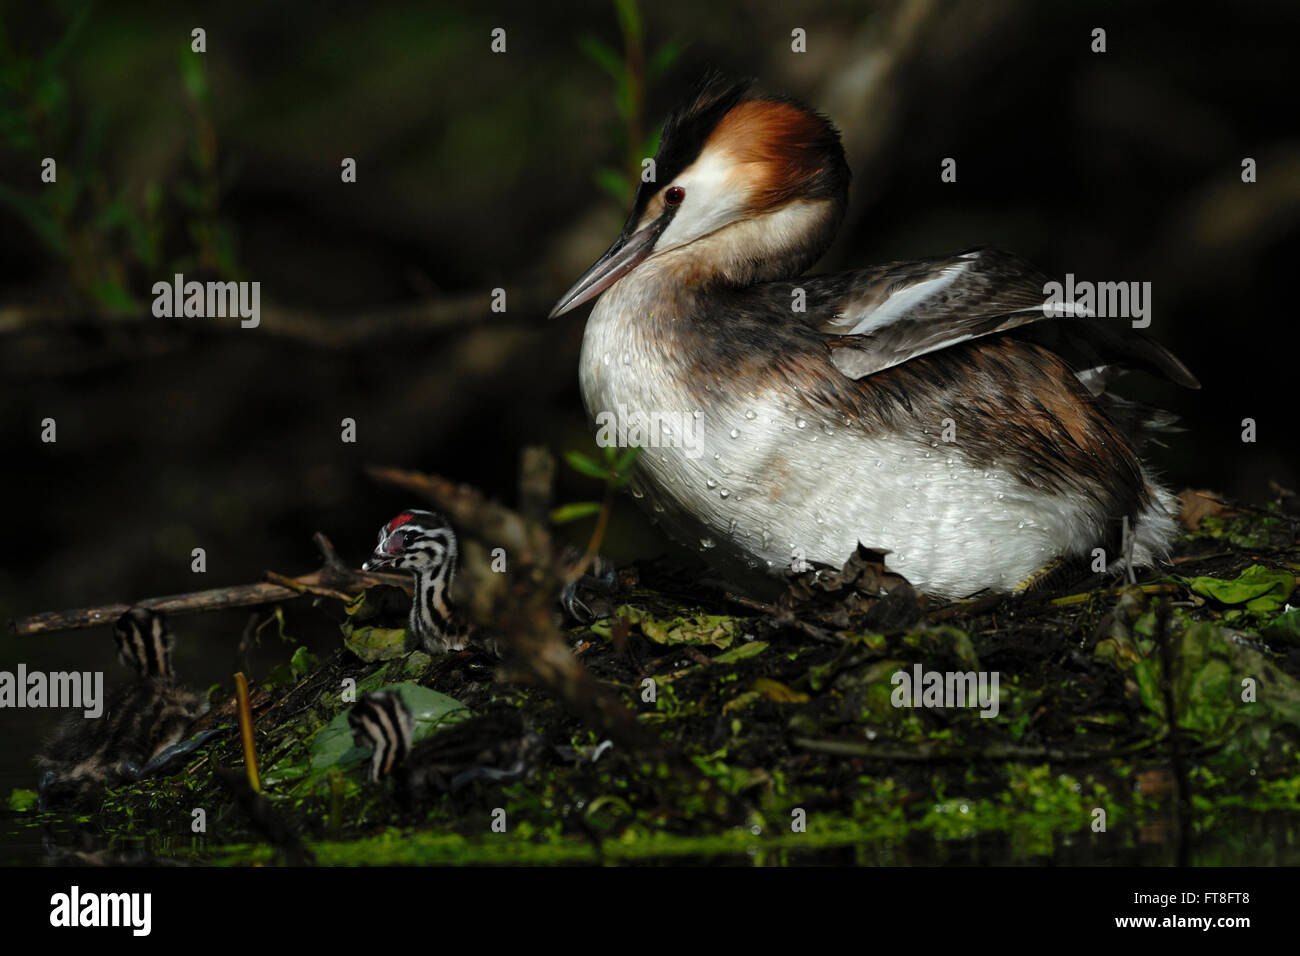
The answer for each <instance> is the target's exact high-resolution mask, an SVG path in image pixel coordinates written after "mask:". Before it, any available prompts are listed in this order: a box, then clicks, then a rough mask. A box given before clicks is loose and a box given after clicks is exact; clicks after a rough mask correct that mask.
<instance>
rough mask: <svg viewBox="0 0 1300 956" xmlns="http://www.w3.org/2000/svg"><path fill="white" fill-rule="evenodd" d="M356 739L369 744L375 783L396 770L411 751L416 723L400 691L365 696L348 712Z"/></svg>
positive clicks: (361, 744)
mask: <svg viewBox="0 0 1300 956" xmlns="http://www.w3.org/2000/svg"><path fill="white" fill-rule="evenodd" d="M348 725H349V726H350V727H351V728H352V740H353V742H354V743H355V744H356V745H357V746H358V747H369V748H370V750H371V754H370V772H369V777H370V781H371V782H372V783H374V782H376V781H378V780H379V779H380V778H381V777H386V776H388V775H389V774H390V773H392V772H393V770H394V768H396V767H397V766H398V765H399V764H400V763H401V762H402V761H403V760H405V759H406V756H407V754H409V753H410V752H411V734H412V733H413V732H414V728H415V723H414V721H413V720H412V718H411V711H410V710H409V709H408V708H407V706H406V703H405V702H404V701H403V700H402V697H401V695H400V694H398V693H397V691H392V690H381V691H377V692H375V693H373V694H367V695H366V696H365V697H362V698H361V699H360V700H359V701H357V702H356V704H355V705H354V706H353V708H352V711H351V713H349V714H348Z"/></svg>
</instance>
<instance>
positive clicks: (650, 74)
mask: <svg viewBox="0 0 1300 956" xmlns="http://www.w3.org/2000/svg"><path fill="white" fill-rule="evenodd" d="M684 50H685V47H683V46H682V45H681V44H679V43H677V41H675V40H669V41H668V42H667V43H665V44H664V45H663V46H661V47H660V48H659V49H658V50H656V51H655V52H654V55H653V56H651V57H650V62H649V63H648V64H646V71H645V73H646V80H647V81H648V82H653V81H655V80H657V79H659V78H660V77H662V76H663V75H664V74H665V73H667V72H668V71H669V70H670V69H671V68H672V65H673V64H674V63H676V62H677V59H678V57H680V56H681V55H682V53H683V51H684Z"/></svg>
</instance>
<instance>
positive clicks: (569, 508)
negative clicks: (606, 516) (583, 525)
mask: <svg viewBox="0 0 1300 956" xmlns="http://www.w3.org/2000/svg"><path fill="white" fill-rule="evenodd" d="M600 508H601V505H600V502H599V501H577V502H574V503H573V504H569V505H561V506H560V507H558V508H554V509H552V511H551V523H552V524H566V523H568V522H570V521H578V520H579V519H581V518H587V517H590V516H591V515H594V514H599V513H600Z"/></svg>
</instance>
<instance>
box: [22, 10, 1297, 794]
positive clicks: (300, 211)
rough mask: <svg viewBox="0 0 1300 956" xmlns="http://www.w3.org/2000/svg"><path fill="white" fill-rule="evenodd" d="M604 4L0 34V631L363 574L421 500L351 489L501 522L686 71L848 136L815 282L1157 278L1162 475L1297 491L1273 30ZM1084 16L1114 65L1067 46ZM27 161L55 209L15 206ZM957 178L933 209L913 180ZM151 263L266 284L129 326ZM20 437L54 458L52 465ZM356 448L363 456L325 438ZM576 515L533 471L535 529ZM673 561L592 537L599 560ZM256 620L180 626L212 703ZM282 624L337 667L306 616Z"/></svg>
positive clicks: (1241, 490)
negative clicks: (47, 164) (429, 490)
mask: <svg viewBox="0 0 1300 956" xmlns="http://www.w3.org/2000/svg"><path fill="white" fill-rule="evenodd" d="M631 9H632V8H631V7H630V6H629V5H626V4H625V5H623V6H622V15H621V19H620V13H619V10H618V9H616V7H615V6H614V5H610V4H605V3H592V4H574V5H566V6H554V7H543V6H540V5H538V4H535V3H531V2H520V0H505V2H502V3H499V4H496V5H495V6H494V7H492V8H485V7H484V6H483V5H480V4H476V3H428V2H419V3H414V2H412V3H388V4H378V5H374V6H369V7H358V6H356V5H345V6H332V5H321V4H314V3H302V2H282V3H276V4H263V5H254V4H248V5H232V4H206V5H201V6H198V7H196V8H194V9H189V10H184V9H178V7H177V5H175V4H162V3H144V2H121V3H114V4H99V5H92V4H84V3H80V2H70V0H68V2H53V3H48V4H26V3H16V2H6V3H4V4H3V15H2V16H0V224H2V226H0V375H2V376H3V383H4V384H3V396H4V398H3V403H0V442H3V448H4V452H5V455H4V462H5V467H4V471H3V482H4V490H5V495H4V502H5V508H4V512H3V517H2V518H0V527H2V528H3V542H4V548H3V549H2V550H0V617H3V618H6V619H7V618H11V617H16V616H22V615H26V614H29V613H34V612H36V611H39V610H45V609H51V608H62V607H78V606H86V605H92V604H96V603H109V602H114V601H120V600H131V599H136V598H140V597H145V596H150V595H160V594H169V593H176V592H182V591H187V590H193V589H196V588H198V587H207V586H216V585H218V584H228V583H239V582H247V581H252V580H256V579H258V578H259V577H260V575H261V574H262V572H263V571H264V570H265V569H267V568H272V569H276V570H279V571H282V572H286V573H296V572H299V571H303V570H307V569H309V568H311V567H314V566H315V565H316V564H317V563H318V562H317V555H316V554H315V552H314V549H313V547H312V545H311V542H310V537H311V533H312V532H313V531H315V530H322V531H325V532H326V533H327V534H329V535H330V536H331V537H332V538H333V539H334V541H335V543H336V545H337V546H338V548H339V550H340V552H341V553H342V554H343V555H344V556H345V557H346V558H348V559H349V560H353V561H360V560H361V559H362V557H363V556H364V555H365V554H366V553H367V551H368V549H369V547H370V546H371V543H372V541H373V535H374V532H375V529H376V528H377V527H378V525H379V524H380V523H382V522H383V521H384V520H385V519H387V518H388V517H390V516H391V514H393V513H394V512H395V511H396V510H397V509H398V508H401V507H403V506H405V505H407V504H409V502H407V501H406V500H405V499H404V498H402V497H401V496H398V495H395V494H393V493H392V492H390V491H387V490H383V489H380V488H377V487H376V486H374V485H373V484H371V483H370V482H369V481H368V480H367V479H366V477H365V475H364V473H363V470H362V469H363V466H364V465H365V464H368V463H381V464H392V465H398V466H402V467H409V468H417V469H422V470H427V471H433V472H438V473H441V474H445V475H448V476H450V477H453V478H455V479H458V480H463V481H467V482H471V483H473V484H476V485H478V486H480V487H482V488H484V489H486V490H488V491H489V492H491V493H493V494H495V495H498V496H500V497H502V498H504V499H505V500H512V499H513V496H514V484H515V474H516V470H517V459H518V452H519V449H520V448H521V446H523V445H525V444H531V443H541V444H547V445H550V446H551V447H552V448H554V449H556V450H557V451H558V450H563V449H568V448H587V447H589V446H590V438H589V436H588V433H587V430H586V426H585V421H584V417H583V413H582V408H581V403H580V400H579V397H578V393H577V387H576V363H577V350H578V347H579V343H580V341H581V334H582V319H581V317H573V316H570V317H567V318H565V319H563V320H560V321H558V322H555V323H547V322H546V321H545V319H544V317H545V314H546V312H547V311H548V309H549V307H550V305H551V304H552V303H553V301H554V300H555V299H556V298H557V297H558V296H559V294H560V293H561V292H562V291H563V290H564V289H565V288H566V287H567V286H568V284H569V283H570V282H571V281H572V280H573V279H574V278H576V276H577V275H578V274H579V273H580V272H581V271H582V269H583V268H585V267H586V265H588V264H589V263H590V262H591V261H592V260H593V259H594V258H595V257H596V256H597V255H598V254H599V253H600V252H601V251H602V249H603V248H604V246H605V244H606V243H607V242H608V240H609V239H610V238H611V237H612V236H613V235H614V233H615V232H616V231H617V229H618V228H619V226H620V225H621V222H622V218H623V216H624V215H625V212H626V207H625V203H624V202H623V201H621V200H620V199H618V198H615V197H616V196H618V195H619V194H620V192H621V193H622V194H623V195H624V196H626V195H628V194H629V193H628V191H627V187H626V182H627V179H626V175H625V173H626V171H627V169H628V167H629V166H630V165H631V163H632V162H633V161H634V160H635V158H636V157H637V156H639V155H641V154H642V152H643V150H642V148H641V146H640V145H639V144H643V143H644V141H645V140H646V139H647V138H648V137H650V136H652V134H653V132H654V130H655V128H656V127H657V125H658V122H659V121H660V119H661V118H662V116H663V115H664V113H665V112H666V111H667V110H668V109H669V108H670V107H671V106H672V105H673V104H674V102H675V101H676V100H677V99H678V98H679V97H680V96H681V94H682V93H683V91H684V90H685V89H686V88H688V87H689V85H690V84H691V83H692V82H693V81H694V80H695V78H696V77H697V76H698V75H699V74H700V73H701V72H702V71H703V70H704V69H705V68H706V67H707V66H709V65H717V66H719V67H720V68H721V69H723V70H724V71H726V72H728V73H731V74H750V75H755V76H757V77H759V79H760V80H761V82H762V84H763V85H764V86H765V87H766V88H768V89H770V90H773V91H779V92H784V93H789V94H792V95H795V96H797V97H800V98H802V99H804V100H806V101H808V102H810V103H812V104H814V105H816V106H818V107H819V108H821V109H822V110H823V111H825V112H826V113H828V114H829V115H830V116H831V118H832V119H833V120H834V121H835V122H836V123H837V124H838V125H839V126H840V127H841V129H842V130H843V132H844V136H845V141H846V145H847V148H848V151H849V160H850V163H851V165H852V168H853V172H854V186H853V192H852V201H853V206H852V211H851V213H850V216H849V219H848V222H847V223H846V225H845V228H844V229H843V232H842V234H841V235H840V237H839V239H838V241H837V242H836V244H835V246H834V248H833V249H832V250H831V252H830V253H829V254H828V255H827V257H826V258H825V259H824V260H823V262H822V263H821V264H820V265H819V267H818V269H819V271H820V270H833V269H842V268H853V267H856V266H860V265H866V264H869V263H874V262H879V261H885V260H890V259H901V258H910V257H919V256H926V255H934V254H938V253H943V252H950V251H955V250H959V249H963V248H966V247H970V246H975V245H994V246H1000V247H1003V248H1006V249H1008V250H1011V251H1014V252H1017V253H1019V254H1021V255H1024V256H1026V257H1028V258H1029V259H1031V260H1033V261H1035V262H1036V263H1038V264H1039V265H1040V266H1041V267H1042V268H1043V269H1044V270H1045V271H1047V272H1048V273H1050V274H1052V275H1054V276H1063V275H1064V274H1065V273H1066V272H1073V273H1075V275H1076V276H1078V277H1080V278H1087V279H1096V280H1125V281H1128V280H1135V281H1150V282H1152V283H1153V287H1154V307H1155V315H1154V321H1153V324H1152V326H1151V329H1150V333H1151V334H1152V335H1154V336H1155V337H1156V338H1158V339H1159V340H1161V341H1162V342H1164V343H1165V344H1167V345H1169V346H1170V347H1172V348H1173V349H1174V350H1175V351H1176V352H1178V353H1179V354H1180V355H1181V356H1182V357H1183V358H1184V359H1185V360H1186V361H1187V363H1188V364H1189V365H1190V366H1191V367H1192V368H1193V370H1194V371H1195V372H1196V374H1197V375H1198V376H1199V377H1200V379H1201V381H1202V383H1203V385H1204V388H1203V390H1202V391H1200V392H1198V393H1189V392H1183V391H1180V390H1178V389H1176V388H1174V387H1172V386H1166V385H1163V384H1159V383H1152V382H1148V381H1137V380H1136V378H1135V380H1134V382H1133V386H1134V390H1135V392H1136V394H1138V395H1140V396H1141V397H1144V398H1146V399H1148V400H1152V401H1155V402H1157V403H1159V404H1163V405H1165V406H1167V407H1170V408H1172V409H1174V410H1176V411H1177V412H1179V413H1180V414H1181V415H1182V416H1183V419H1184V424H1185V425H1186V426H1187V429H1188V431H1187V432H1185V433H1184V434H1182V435H1179V436H1175V438H1174V439H1173V440H1172V441H1171V442H1170V445H1169V447H1168V448H1167V449H1164V450H1158V452H1157V455H1156V462H1157V464H1158V465H1159V467H1160V468H1161V469H1162V470H1163V471H1164V472H1165V473H1166V474H1167V475H1168V477H1169V479H1170V481H1171V483H1172V484H1174V485H1176V486H1183V485H1188V484H1190V485H1194V486H1197V487H1207V486H1209V487H1215V488H1218V489H1220V490H1222V491H1223V492H1225V493H1227V494H1230V495H1234V496H1239V497H1241V498H1244V499H1246V500H1260V499H1262V498H1265V497H1267V496H1268V495H1269V488H1268V481H1269V480H1270V479H1274V480H1276V481H1278V482H1280V483H1281V484H1283V485H1285V486H1288V487H1294V486H1295V485H1296V482H1297V475H1296V456H1295V455H1294V453H1293V450H1292V449H1293V445H1294V436H1295V412H1294V407H1295V406H1294V399H1293V397H1292V389H1291V383H1292V375H1291V372H1292V369H1293V368H1294V363H1295V357H1294V347H1293V343H1294V334H1293V333H1292V331H1291V329H1292V322H1293V318H1292V312H1293V305H1292V302H1293V299H1294V296H1293V295H1292V294H1291V292H1292V290H1291V289H1290V288H1289V286H1290V285H1291V284H1292V277H1293V275H1294V263H1295V261H1296V251H1297V250H1296V239H1297V223H1298V222H1300V138H1298V137H1297V133H1296V127H1295V122H1294V103H1293V102H1292V101H1293V97H1294V91H1295V89H1296V88H1297V84H1296V67H1295V63H1296V58H1295V52H1296V51H1295V47H1296V36H1297V26H1298V25H1300V8H1298V7H1296V6H1295V5H1294V4H1287V3H1281V2H1279V3H1266V2H1246V3H1236V4H1233V5H1231V6H1228V7H1221V8H1219V7H1216V8H1215V9H1213V10H1206V11H1198V10H1196V9H1195V8H1193V7H1190V6H1189V5H1187V4H1185V3H1168V4H1133V3H1128V2H1123V3H1118V2H1117V3H1095V4H1071V5H1066V4H1055V3H1052V4H1048V3H1033V2H1016V0H992V2H967V3H956V4H942V3H926V2H906V3H900V2H889V3H883V2H882V3H847V2H838V3H822V4H817V5H807V6H802V5H801V6H800V7H798V8H795V7H792V6H791V5H790V4H787V3H780V2H770V3H758V4H746V5H745V10H744V12H743V13H742V12H741V11H740V10H739V8H738V7H736V6H733V5H709V4H703V5H702V4H698V3H694V2H685V0H668V2H659V3H655V4H650V5H646V7H645V9H644V10H642V11H640V14H639V18H638V17H632V16H631V15H630V12H629V11H630V10H631ZM195 26H201V27H203V28H205V29H206V31H207V52H206V54H203V55H202V56H195V55H193V54H191V53H189V52H188V49H189V36H190V31H191V29H192V28H194V27H195ZM498 26H500V27H504V28H505V29H506V30H507V36H508V52H507V53H506V54H504V55H494V54H492V53H491V52H490V51H489V33H490V31H491V30H492V29H493V28H494V27H498ZM1098 26H1100V27H1104V28H1105V29H1106V30H1107V43H1108V52H1106V53H1105V54H1094V53H1092V52H1090V42H1091V38H1090V32H1091V30H1092V29H1093V28H1094V27H1098ZM794 27H802V28H803V29H805V30H806V31H807V36H808V52H807V53H805V54H794V53H792V52H790V31H791V30H792V29H793V28H794ZM629 50H630V51H631V52H630V54H629V52H628V51H629ZM602 59H603V60H604V61H606V62H605V63H604V65H603V66H602V62H601V61H602ZM616 79H617V82H616ZM620 83H621V84H622V85H623V86H622V88H623V93H622V94H621V97H622V98H621V99H620V94H619V89H620V86H619V84H620ZM638 89H640V90H641V91H642V92H643V94H644V97H643V99H642V98H641V97H640V96H639V95H638V92H637V91H638ZM620 104H621V107H620ZM45 156H53V157H55V158H56V159H57V160H58V171H59V178H58V183H57V185H43V184H42V183H41V182H40V179H39V173H40V161H41V159H42V158H43V157H45ZM948 156H951V157H955V158H956V159H957V161H958V174H959V176H958V182H957V183H956V184H943V183H941V182H940V179H939V163H940V160H941V159H942V158H943V157H948ZM1247 156H1250V157H1254V158H1255V159H1256V160H1257V162H1258V169H1259V174H1258V175H1259V181H1258V182H1257V183H1255V184H1252V185H1245V184H1243V183H1242V182H1241V177H1240V171H1241V161H1242V159H1243V158H1244V157H1247ZM343 157H354V158H355V159H356V160H357V162H358V167H359V181H358V182H357V183H356V184H354V185H345V184H342V183H340V181H339V168H340V165H339V164H340V161H341V160H342V158H343ZM178 271H180V272H184V273H185V274H186V277H187V278H200V279H203V278H217V277H220V278H231V279H245V280H256V281H259V282H261V284H262V285H261V288H262V308H263V324H262V327H261V328H259V329H256V330H243V329H239V328H238V327H237V325H236V323H234V322H233V321H231V320H226V321H225V322H224V323H223V322H221V321H219V320H195V319H191V320H176V321H169V320H160V319H153V318H152V317H151V316H150V314H149V305H150V301H151V294H150V288H151V286H152V284H153V283H154V282H155V281H158V280H160V279H168V278H170V277H171V276H172V274H173V273H174V272H178ZM496 287H500V288H504V289H505V290H506V291H507V295H508V306H509V308H508V311H507V312H506V313H505V314H504V315H501V314H494V313H492V312H491V311H490V310H489V308H488V296H489V294H490V291H491V290H492V289H493V288H496ZM46 417H52V418H54V419H56V421H57V423H58V443H57V444H54V445H48V444H42V443H41V442H40V440H39V434H40V422H41V420H42V419H44V418H46ZM345 417H350V418H354V419H355V420H356V422H357V423H358V439H359V440H358V441H357V443H356V444H343V443H342V442H340V440H339V433H340V420H341V419H343V418H345ZM1246 417H1250V418H1254V419H1255V420H1256V421H1257V422H1258V428H1259V441H1258V443H1256V444H1253V445H1252V444H1243V443H1242V442H1241V440H1240V432H1241V421H1242V419H1243V418H1246ZM592 494H593V491H592V485H591V482H590V481H589V480H588V479H584V478H582V477H580V476H576V475H571V474H570V475H565V476H563V477H562V482H561V487H560V493H559V498H560V500H562V501H563V500H575V499H581V498H589V497H591V496H592ZM585 530H586V529H585V527H583V526H577V527H575V529H574V532H573V533H574V536H575V539H576V538H579V537H581V536H582V534H583V532H584V531H585ZM195 546H202V547H204V548H205V549H206V551H207V555H208V572H207V574H206V575H205V576H203V577H202V578H201V579H199V578H197V576H196V575H194V574H192V573H191V571H190V550H191V548H193V547H195ZM663 547H664V545H663V544H662V542H660V541H659V539H658V538H657V537H656V536H655V534H654V532H653V530H652V529H651V528H650V527H649V526H648V525H646V524H645V523H644V522H643V521H642V519H641V518H640V516H639V514H638V513H637V512H636V511H635V509H633V508H632V507H631V506H630V504H624V505H621V506H620V509H619V511H618V513H617V515H616V519H615V521H614V524H613V528H612V531H611V537H610V540H609V543H608V546H607V548H606V550H607V551H608V552H609V553H611V554H612V555H613V556H615V557H617V558H622V559H627V558H631V557H636V556H641V555H650V554H654V553H657V552H659V551H660V550H662V549H663ZM246 620H247V613H246V612H237V611H236V612H229V613H225V614H212V615H204V616H201V617H191V618H183V619H181V620H180V621H179V622H177V630H178V631H179V632H180V633H181V639H182V642H183V643H182V646H181V651H180V655H179V661H180V667H181V668H182V669H184V670H185V671H186V672H187V673H188V674H189V676H190V677H191V679H193V680H194V681H195V682H196V683H199V684H203V683H207V682H211V681H216V680H222V679H227V678H228V675H229V673H230V671H231V669H232V667H233V666H235V664H236V661H235V659H234V657H235V653H234V649H235V647H236V645H237V643H238V641H239V637H240V634H241V632H242V631H243V629H244V625H245V622H246ZM290 625H291V629H293V630H294V631H295V633H298V634H300V635H303V636H308V637H311V636H313V635H314V640H315V641H316V642H317V643H325V644H328V643H329V642H331V641H336V640H337V634H336V633H334V632H332V631H331V628H330V625H329V624H328V621H326V620H324V619H323V617H322V616H320V615H313V613H312V612H300V613H299V614H298V615H296V616H291V619H290ZM0 651H2V653H0V664H2V665H3V666H4V667H10V666H12V664H13V662H16V661H18V660H23V661H26V662H28V663H29V665H31V666H34V667H41V668H47V669H53V668H58V667H67V666H77V667H79V668H94V669H106V670H111V666H112V665H111V664H110V658H111V649H110V646H109V641H108V639H107V635H106V633H105V632H102V631H86V632H78V633H71V634H56V635H53V636H49V637H44V638H39V639H26V640H23V641H19V640H17V639H13V638H9V637H0ZM277 653H278V652H276V649H275V648H274V647H269V648H267V647H264V648H263V650H262V652H261V656H260V657H259V658H258V659H257V660H255V661H254V662H253V664H252V669H253V671H254V673H255V675H257V676H260V674H258V670H259V666H264V665H265V663H266V662H267V661H269V660H273V659H279V657H277ZM280 656H282V655H280ZM259 660H260V661H261V664H260V665H259V663H258V661H259ZM245 664H247V662H245ZM47 720H48V715H44V714H43V715H40V717H39V718H36V717H29V716H27V715H25V714H22V713H14V714H9V715H7V716H6V727H7V728H8V729H10V730H15V731H17V738H13V737H11V740H12V739H17V741H18V743H17V746H14V745H10V747H8V748H6V754H5V756H4V757H3V759H2V760H0V792H2V791H4V790H5V789H6V785H8V784H13V783H19V782H25V780H26V778H27V777H28V776H29V775H30V770H29V769H28V761H29V759H30V755H31V751H32V749H34V744H32V743H31V740H32V734H33V733H34V732H35V730H36V729H38V725H40V726H44V724H45V723H46V722H47Z"/></svg>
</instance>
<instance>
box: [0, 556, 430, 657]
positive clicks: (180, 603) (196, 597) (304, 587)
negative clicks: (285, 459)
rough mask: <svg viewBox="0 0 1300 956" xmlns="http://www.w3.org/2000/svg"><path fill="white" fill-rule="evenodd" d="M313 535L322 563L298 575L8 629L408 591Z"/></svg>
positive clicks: (33, 630) (28, 621)
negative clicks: (371, 590) (139, 612)
mask: <svg viewBox="0 0 1300 956" xmlns="http://www.w3.org/2000/svg"><path fill="white" fill-rule="evenodd" d="M313 540H314V541H315V542H316V546H317V547H318V548H320V550H321V554H322V555H324V557H325V565H324V566H323V567H322V568H320V570H318V571H313V572H311V573H310V574H304V575H301V576H300V577H296V578H288V577H284V576H283V575H280V574H276V573H274V572H270V571H268V572H267V576H268V577H269V578H271V579H272V580H270V581H264V582H258V583H257V584H235V585H230V586H228V587H224V588H211V589H209V590H207V591H191V592H190V593H188V594H173V595H170V596H168V597H154V598H144V599H143V600H140V601H136V602H135V603H134V604H106V605H101V606H99V607H88V608H78V609H76V610H71V611H45V612H42V613H40V614H33V615H31V616H30V617H24V618H18V619H17V620H13V621H10V622H9V629H10V630H11V631H12V632H13V633H14V634H16V635H19V636H25V635H28V634H45V633H49V632H51V631H68V630H75V629H77V628H83V627H97V626H99V625H100V624H106V623H108V622H109V621H115V620H117V619H118V618H119V617H121V616H122V615H123V614H125V613H126V612H127V611H129V610H130V609H131V608H132V607H143V608H149V609H150V610H154V611H158V612H159V613H162V614H194V613H199V612H203V611H219V610H223V609H225V608H232V607H252V606H254V605H259V604H275V603H278V602H280V601H290V600H293V599H294V598H299V597H302V596H303V594H318V595H322V596H325V597H332V598H337V599H339V600H345V601H346V600H351V596H350V595H348V594H346V593H344V592H343V590H342V588H344V587H347V588H351V589H352V590H353V591H359V590H362V589H364V588H368V587H375V586H376V585H380V584H388V585H395V586H397V587H401V588H405V589H406V590H408V591H409V590H410V589H411V580H410V578H409V577H407V576H406V575H401V574H375V573H371V572H363V571H353V570H352V569H350V568H348V567H347V566H346V565H345V564H343V562H342V561H341V560H340V559H339V557H338V555H337V554H335V553H334V548H333V546H332V545H331V544H330V541H329V539H328V538H327V537H325V536H324V535H323V534H320V533H319V532H317V534H316V535H315V537H314V538H313Z"/></svg>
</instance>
